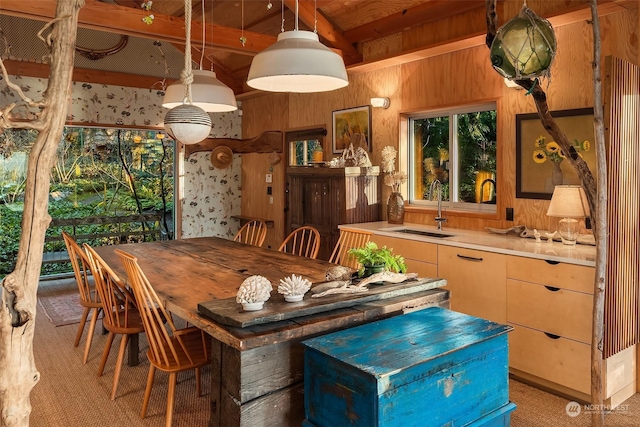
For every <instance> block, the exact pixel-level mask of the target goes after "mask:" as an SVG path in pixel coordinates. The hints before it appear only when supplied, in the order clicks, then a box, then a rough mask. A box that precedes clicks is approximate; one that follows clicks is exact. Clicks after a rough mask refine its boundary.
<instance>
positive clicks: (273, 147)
mask: <svg viewBox="0 0 640 427" xmlns="http://www.w3.org/2000/svg"><path fill="white" fill-rule="evenodd" d="M220 145H226V146H227V147H229V148H231V150H232V151H233V152H234V153H239V154H246V153H273V152H276V153H282V150H283V148H282V132H281V131H279V130H268V131H266V132H262V133H261V134H260V135H258V136H256V137H254V138H246V139H238V138H207V139H205V140H204V141H202V142H199V143H198V144H192V145H186V146H185V147H184V155H185V158H187V159H188V158H189V156H191V155H192V154H193V153H199V152H201V151H211V150H213V149H214V148H216V147H218V146H220Z"/></svg>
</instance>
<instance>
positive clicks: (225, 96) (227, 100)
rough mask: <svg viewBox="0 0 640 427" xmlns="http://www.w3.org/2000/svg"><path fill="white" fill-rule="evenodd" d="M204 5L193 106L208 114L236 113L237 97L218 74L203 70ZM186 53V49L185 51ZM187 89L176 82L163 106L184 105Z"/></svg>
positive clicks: (166, 96)
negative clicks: (198, 66) (218, 77)
mask: <svg viewBox="0 0 640 427" xmlns="http://www.w3.org/2000/svg"><path fill="white" fill-rule="evenodd" d="M201 5H202V56H201V57H200V69H199V70H193V71H192V74H193V82H192V83H191V88H192V97H191V104H192V105H195V106H196V107H200V108H202V109H203V110H204V111H206V112H208V113H226V112H228V111H236V110H237V109H238V104H237V103H236V96H235V95H234V93H233V90H231V88H230V87H228V86H227V85H225V84H224V83H222V82H221V81H220V80H218V79H217V77H216V73H214V72H213V71H207V70H203V69H202V59H203V58H204V50H205V49H204V48H205V40H206V32H205V29H206V27H207V25H206V20H205V18H206V14H205V10H204V9H205V6H204V1H203V2H202V3H201ZM185 53H186V49H185ZM184 94H185V87H184V84H183V83H182V82H175V83H173V84H171V85H169V87H168V88H167V90H166V91H165V93H164V100H163V101H162V106H163V107H165V108H174V107H177V106H178V105H182V104H183V103H184V98H185V95H184Z"/></svg>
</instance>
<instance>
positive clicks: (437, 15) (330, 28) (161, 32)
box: [0, 0, 484, 94]
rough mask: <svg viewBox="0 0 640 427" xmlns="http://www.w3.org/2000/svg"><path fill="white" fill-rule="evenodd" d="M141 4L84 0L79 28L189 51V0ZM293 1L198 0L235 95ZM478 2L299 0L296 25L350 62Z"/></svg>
mask: <svg viewBox="0 0 640 427" xmlns="http://www.w3.org/2000/svg"><path fill="white" fill-rule="evenodd" d="M55 3H56V0H38V1H24V0H3V1H2V3H0V13H2V14H4V15H10V16H17V17H21V18H29V19H34V20H39V21H45V20H48V19H50V18H51V17H52V16H53V14H54V10H55ZM142 4H143V0H102V1H98V0H86V5H85V6H84V8H83V9H82V10H81V13H80V20H79V27H80V28H88V29H92V30H99V31H104V32H109V33H116V34H121V35H129V36H135V37H141V38H146V39H154V40H158V41H160V42H163V43H167V42H168V43H171V44H172V45H173V46H174V47H176V48H177V49H178V50H180V51H181V52H184V19H183V18H184V1H183V0H153V2H152V6H151V10H150V11H145V10H143V9H142ZM295 6H296V1H295V0H282V2H280V1H278V0H271V1H269V0H192V21H193V23H192V37H191V40H192V57H193V58H194V61H197V62H200V59H201V58H202V67H203V68H205V69H210V68H213V69H214V71H216V73H217V74H218V77H219V78H220V80H222V81H223V82H225V83H226V84H228V85H229V86H230V87H232V88H233V89H234V92H235V93H236V94H241V93H243V92H245V91H250V90H251V88H249V87H248V86H247V85H246V78H247V74H248V72H249V67H250V65H251V60H252V58H253V56H255V54H256V53H257V52H260V51H261V50H263V49H264V48H266V47H267V46H270V45H271V44H273V43H275V41H276V38H277V36H278V34H279V33H280V32H281V28H282V27H284V30H285V31H289V30H292V29H294V25H295V14H294V11H295ZM473 9H477V10H478V11H479V13H483V10H484V0H456V1H451V0H357V1H354V0H315V1H314V0H299V19H298V27H299V29H302V30H313V29H314V27H315V28H316V29H317V32H318V34H319V36H320V40H321V42H322V43H324V44H325V45H326V46H328V47H330V48H332V49H335V50H336V51H337V52H339V53H341V55H342V56H343V58H344V60H345V63H346V64H347V65H348V66H349V65H353V64H358V63H362V54H361V49H362V43H363V42H365V41H367V40H371V39H374V38H379V37H382V36H385V35H389V34H393V33H396V32H402V31H407V30H408V29H410V28H413V27H415V26H418V25H421V24H423V23H425V22H429V21H434V20H442V19H448V18H452V17H454V16H455V15H457V14H460V13H463V12H467V11H469V10H473ZM149 14H153V16H154V20H153V23H152V24H150V25H147V24H145V23H144V22H143V21H142V18H144V17H145V16H148V15H149ZM203 20H204V23H205V31H204V36H205V43H202V33H203V31H202V29H203V26H202V22H203ZM283 20H284V22H283ZM243 35H244V37H246V40H247V41H246V44H245V45H244V46H243V45H242V43H241V41H240V38H241V36H243ZM78 44H79V45H80V43H78ZM203 46H204V54H203V52H202V51H203V49H202V47H203ZM83 47H84V46H83ZM111 71H113V70H111ZM119 72H120V73H125V74H126V73H127V72H128V70H127V69H126V68H123V69H122V70H119Z"/></svg>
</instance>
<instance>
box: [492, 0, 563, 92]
mask: <svg viewBox="0 0 640 427" xmlns="http://www.w3.org/2000/svg"><path fill="white" fill-rule="evenodd" d="M490 55H491V64H492V65H493V68H494V69H495V70H496V71H497V72H498V73H500V74H501V75H502V76H503V77H505V78H507V79H510V80H522V79H531V78H537V77H548V76H549V71H550V67H551V63H552V62H553V59H554V58H555V55H556V36H555V33H554V31H553V27H552V26H551V23H550V22H549V21H547V20H546V19H543V18H540V17H539V16H538V15H536V14H535V13H534V12H533V11H532V10H531V9H529V8H528V7H527V5H526V1H525V4H524V5H523V6H522V9H521V10H520V13H519V14H518V16H516V17H515V18H513V19H512V20H510V21H509V22H507V23H506V24H504V25H503V26H502V27H500V29H498V31H497V32H496V37H495V39H494V40H493V43H491V53H490Z"/></svg>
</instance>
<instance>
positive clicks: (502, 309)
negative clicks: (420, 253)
mask: <svg viewBox="0 0 640 427" xmlns="http://www.w3.org/2000/svg"><path fill="white" fill-rule="evenodd" d="M438 277H442V278H443V279H447V286H446V288H445V289H447V290H449V291H450V292H451V309H452V310H455V311H460V312H462V313H466V314H470V315H472V316H477V317H482V318H484V319H489V320H492V321H494V322H498V323H504V322H506V321H507V281H506V277H505V255H502V254H496V253H492V252H483V251H476V250H472V249H462V248H456V247H452V246H444V245H440V246H439V247H438Z"/></svg>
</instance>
